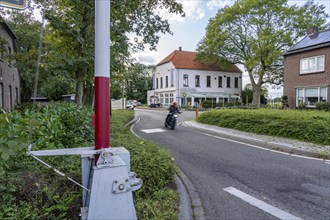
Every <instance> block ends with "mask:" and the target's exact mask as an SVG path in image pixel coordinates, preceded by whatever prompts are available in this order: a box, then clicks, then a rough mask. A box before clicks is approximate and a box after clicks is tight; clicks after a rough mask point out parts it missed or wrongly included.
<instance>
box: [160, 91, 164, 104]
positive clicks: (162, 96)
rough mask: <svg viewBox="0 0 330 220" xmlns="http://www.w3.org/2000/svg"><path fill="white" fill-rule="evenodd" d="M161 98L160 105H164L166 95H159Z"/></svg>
mask: <svg viewBox="0 0 330 220" xmlns="http://www.w3.org/2000/svg"><path fill="white" fill-rule="evenodd" d="M159 97H160V98H159V103H160V104H164V94H162V93H161V94H160V95H159Z"/></svg>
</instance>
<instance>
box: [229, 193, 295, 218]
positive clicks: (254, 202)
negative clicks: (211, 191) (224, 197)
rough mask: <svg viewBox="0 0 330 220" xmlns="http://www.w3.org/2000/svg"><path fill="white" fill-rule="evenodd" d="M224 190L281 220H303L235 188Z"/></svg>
mask: <svg viewBox="0 0 330 220" xmlns="http://www.w3.org/2000/svg"><path fill="white" fill-rule="evenodd" d="M223 190H225V191H226V192H228V193H230V194H232V195H234V196H236V197H238V198H240V199H242V200H243V201H245V202H247V203H249V204H250V205H253V206H255V207H257V208H259V209H261V210H263V211H265V212H267V213H269V214H271V215H273V216H275V217H277V218H279V219H290V220H301V218H298V217H297V216H294V215H291V214H290V213H287V212H284V211H282V210H280V209H278V208H276V207H274V206H271V205H269V204H267V203H265V202H263V201H261V200H259V199H256V198H254V197H252V196H250V195H248V194H246V193H244V192H242V191H239V190H238V189H235V188H234V187H227V188H224V189H223Z"/></svg>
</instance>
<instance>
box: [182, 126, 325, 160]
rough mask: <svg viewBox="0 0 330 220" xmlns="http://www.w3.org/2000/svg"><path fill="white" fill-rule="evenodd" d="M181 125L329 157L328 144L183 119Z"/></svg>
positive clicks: (274, 146) (247, 141)
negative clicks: (322, 144)
mask: <svg viewBox="0 0 330 220" xmlns="http://www.w3.org/2000/svg"><path fill="white" fill-rule="evenodd" d="M181 126H183V127H188V128H191V129H197V130H199V131H204V132H207V133H210V134H213V135H216V136H220V137H222V138H227V139H231V140H235V141H239V142H244V143H247V144H252V145H257V146H258V147H263V148H267V149H270V150H276V151H281V152H286V153H289V154H297V155H302V156H307V157H314V158H322V159H329V158H330V146H321V145H317V144H313V143H308V142H302V141H298V140H293V139H287V138H281V137H273V136H267V135H258V134H253V133H248V132H243V131H238V130H234V129H229V128H222V127H218V126H214V125H207V124H202V123H198V122H196V121H185V122H183V123H181Z"/></svg>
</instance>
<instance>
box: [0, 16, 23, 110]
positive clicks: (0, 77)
mask: <svg viewBox="0 0 330 220" xmlns="http://www.w3.org/2000/svg"><path fill="white" fill-rule="evenodd" d="M16 39H17V37H16V36H15V34H14V32H13V31H12V30H11V29H10V27H9V26H8V25H7V24H6V23H5V22H4V21H2V20H0V108H1V109H4V110H6V111H11V110H13V109H14V108H15V106H16V105H17V104H18V103H20V79H19V74H18V70H17V68H16V67H15V65H14V64H15V62H14V60H13V59H12V57H11V56H12V55H13V53H14V52H16V44H15V40H16Z"/></svg>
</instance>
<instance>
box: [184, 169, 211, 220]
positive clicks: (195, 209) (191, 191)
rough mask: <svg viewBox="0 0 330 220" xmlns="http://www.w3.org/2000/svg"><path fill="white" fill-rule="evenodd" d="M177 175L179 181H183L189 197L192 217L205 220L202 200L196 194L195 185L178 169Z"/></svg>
mask: <svg viewBox="0 0 330 220" xmlns="http://www.w3.org/2000/svg"><path fill="white" fill-rule="evenodd" d="M178 176H179V178H180V179H181V181H182V182H183V184H184V185H185V187H186V190H187V192H188V195H189V197H190V203H191V208H192V218H193V219H199V220H205V219H206V218H205V213H204V208H203V205H202V201H201V199H200V197H199V194H198V192H197V190H196V188H195V186H194V185H193V184H192V182H191V181H190V180H189V179H188V177H187V176H186V175H185V174H184V173H183V172H182V170H180V169H179V171H178Z"/></svg>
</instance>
